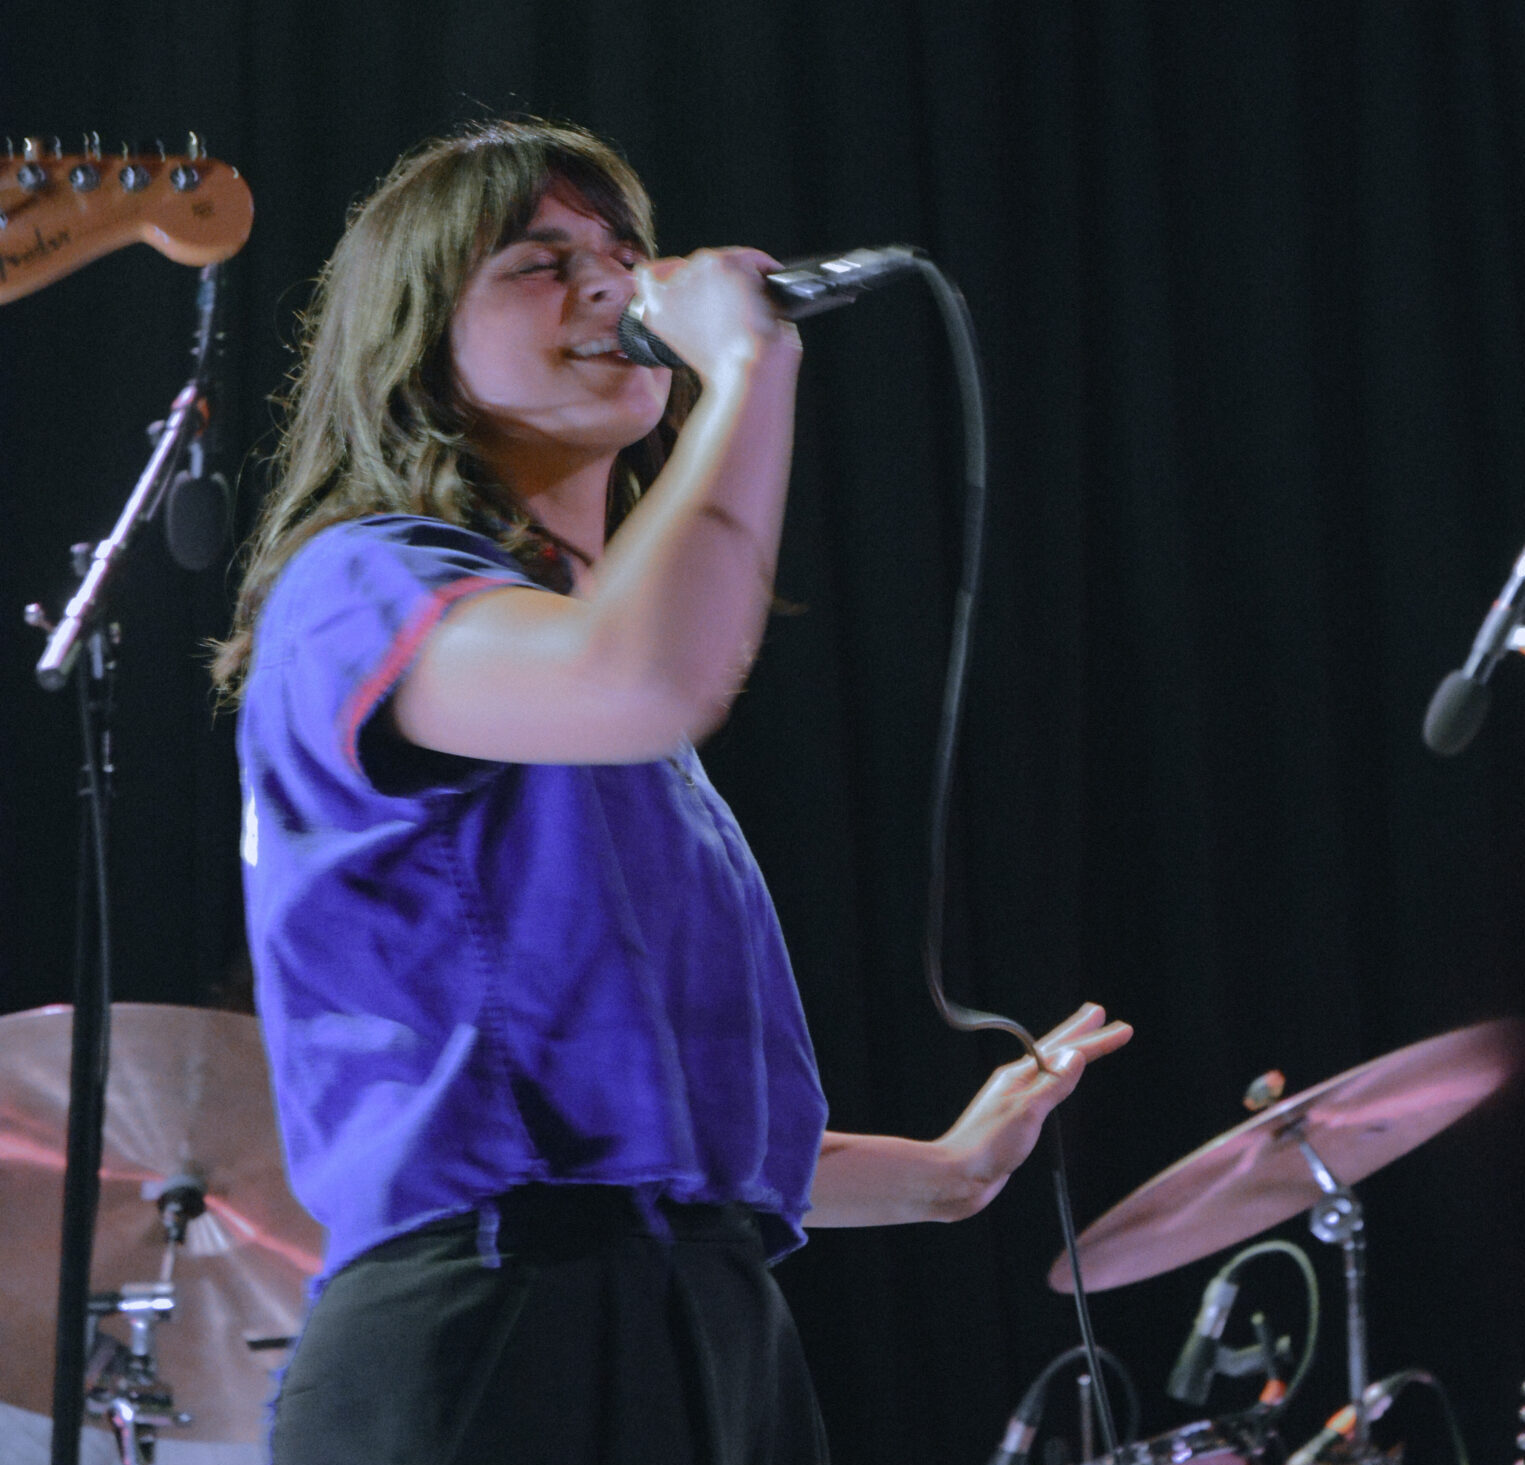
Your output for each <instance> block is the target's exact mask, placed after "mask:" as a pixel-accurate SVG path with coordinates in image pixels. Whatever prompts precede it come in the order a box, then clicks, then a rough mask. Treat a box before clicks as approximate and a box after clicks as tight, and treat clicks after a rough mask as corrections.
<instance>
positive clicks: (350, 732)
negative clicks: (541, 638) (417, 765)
mask: <svg viewBox="0 0 1525 1465" xmlns="http://www.w3.org/2000/svg"><path fill="white" fill-rule="evenodd" d="M519 586H524V588H526V589H528V588H532V587H529V586H525V583H524V582H523V581H522V580H498V579H495V578H494V577H493V576H491V575H469V576H467V577H466V578H464V579H461V580H452V581H451V582H450V583H449V584H448V585H446V586H443V587H442V588H441V589H439V590H436V591H435V592H434V593H433V594H432V595H431V596H430V597H429V599H428V600H427V601H426V602H425V603H424V605H423V606H422V608H421V609H420V610H419V611H418V613H417V614H416V615H415V616H414V617H413V618H412V620H410V621H409V622H408V624H407V625H406V626H404V627H403V628H402V630H401V631H400V632H399V633H398V635H397V639H396V640H394V641H393V642H392V645H391V646H390V648H389V649H388V651H387V654H386V655H385V656H384V657H382V659H381V662H380V664H379V665H378V666H377V668H376V670H375V671H373V672H372V673H371V674H370V676H368V677H367V678H366V679H365V680H364V681H363V682H361V684H360V685H359V686H358V687H356V688H355V690H354V691H353V692H352V693H351V694H350V696H349V698H348V700H347V701H346V702H345V704H344V711H343V713H342V714H341V716H340V737H341V742H340V746H341V747H342V748H343V750H344V758H345V761H346V762H347V763H348V764H349V765H350V767H351V768H353V769H354V770H355V772H356V773H359V774H360V775H361V776H362V777H364V772H365V771H364V769H362V768H361V766H360V729H361V727H363V726H364V724H365V720H366V719H367V718H368V717H369V716H370V715H371V714H372V713H373V712H374V711H375V710H376V707H377V704H378V703H380V701H381V700H382V698H383V697H385V696H386V695H387V693H388V692H390V691H391V689H392V686H393V684H394V683H395V682H396V681H397V679H398V677H400V676H401V675H402V672H403V669H404V668H405V667H406V666H407V665H408V663H409V662H410V661H412V660H413V658H414V657H415V656H416V655H417V654H418V648H419V647H420V646H422V645H423V643H424V640H425V638H426V637H427V636H428V635H429V632H430V631H432V630H433V629H434V628H435V626H437V625H438V624H439V623H440V620H441V618H442V617H443V616H444V614H445V612H446V611H447V610H449V609H450V607H451V606H452V605H454V604H455V603H456V601H458V600H460V599H462V598H463V597H465V596H467V595H475V594H478V593H480V592H482V591H486V590H512V589H514V588H516V587H519Z"/></svg>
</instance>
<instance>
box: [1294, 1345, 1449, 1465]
mask: <svg viewBox="0 0 1525 1465" xmlns="http://www.w3.org/2000/svg"><path fill="white" fill-rule="evenodd" d="M1419 1383H1434V1379H1433V1378H1432V1377H1431V1376H1430V1375H1429V1374H1428V1373H1426V1372H1425V1371H1424V1369H1422V1368H1405V1369H1403V1370H1402V1371H1401V1372H1399V1373H1394V1374H1389V1375H1388V1376H1387V1377H1386V1378H1385V1379H1378V1380H1377V1382H1376V1383H1374V1384H1367V1386H1366V1387H1365V1388H1364V1389H1363V1390H1362V1391H1361V1402H1362V1404H1364V1405H1365V1406H1366V1418H1367V1421H1368V1423H1369V1422H1370V1421H1371V1420H1373V1419H1381V1418H1382V1416H1383V1415H1384V1414H1386V1413H1387V1411H1388V1408H1389V1406H1390V1405H1391V1404H1392V1402H1393V1400H1394V1399H1396V1398H1397V1397H1398V1395H1399V1394H1401V1393H1402V1392H1403V1391H1404V1390H1405V1389H1406V1388H1408V1386H1409V1385H1410V1384H1419ZM1355 1432H1356V1406H1355V1405H1354V1404H1347V1405H1346V1406H1345V1407H1344V1408H1343V1409H1337V1410H1336V1411H1335V1412H1334V1413H1333V1414H1331V1415H1330V1416H1329V1422H1328V1423H1327V1424H1326V1425H1325V1426H1324V1427H1323V1429H1321V1430H1320V1431H1319V1432H1318V1433H1317V1434H1316V1435H1314V1436H1313V1438H1312V1439H1311V1440H1309V1441H1308V1443H1307V1444H1306V1445H1304V1446H1303V1447H1302V1449H1300V1450H1297V1451H1295V1452H1294V1453H1293V1454H1292V1455H1291V1457H1290V1458H1289V1459H1288V1460H1287V1465H1314V1462H1315V1461H1317V1460H1318V1458H1319V1456H1320V1455H1322V1454H1323V1453H1324V1451H1325V1450H1327V1449H1328V1448H1329V1447H1330V1446H1331V1445H1332V1444H1333V1443H1334V1442H1335V1441H1336V1440H1341V1439H1345V1440H1348V1439H1350V1438H1351V1437H1352V1436H1354V1434H1355Z"/></svg>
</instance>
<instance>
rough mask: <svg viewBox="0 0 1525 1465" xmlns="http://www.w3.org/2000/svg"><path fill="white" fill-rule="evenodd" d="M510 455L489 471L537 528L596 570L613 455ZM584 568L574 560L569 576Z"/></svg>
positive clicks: (500, 457)
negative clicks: (553, 536)
mask: <svg viewBox="0 0 1525 1465" xmlns="http://www.w3.org/2000/svg"><path fill="white" fill-rule="evenodd" d="M512 446H513V445H510V447H509V450H508V451H505V452H501V453H498V454H495V455H494V456H493V457H492V459H491V463H492V467H493V469H494V471H495V473H496V474H497V475H498V478H499V481H500V482H501V483H504V484H506V485H508V486H509V490H510V492H511V493H512V494H513V496H514V499H515V501H516V502H517V503H518V505H519V506H520V507H521V508H522V509H523V510H524V511H525V512H526V513H527V514H528V515H529V516H530V517H531V518H532V519H533V520H534V521H535V522H536V523H537V524H539V525H541V526H542V527H543V528H546V529H549V530H550V532H551V533H552V534H554V535H555V536H556V537H557V538H558V539H560V540H561V541H562V542H563V543H565V544H567V545H570V546H571V547H572V548H573V549H575V550H577V551H579V552H580V553H581V554H582V555H585V556H586V557H587V561H588V563H589V564H596V563H597V562H598V560H599V558H600V557H601V556H602V554H603V552H604V524H605V518H606V515H607V512H608V500H609V479H610V475H611V474H612V473H613V471H614V459H615V456H616V455H615V454H613V453H604V454H598V455H596V456H584V455H580V454H571V453H569V454H556V455H549V456H548V455H547V454H545V453H536V454H535V455H533V457H530V455H527V454H524V453H516V452H513V451H512ZM584 568H585V567H584V566H583V565H582V564H580V563H578V562H577V561H576V559H575V557H574V574H576V573H578V572H580V571H581V570H582V569H584Z"/></svg>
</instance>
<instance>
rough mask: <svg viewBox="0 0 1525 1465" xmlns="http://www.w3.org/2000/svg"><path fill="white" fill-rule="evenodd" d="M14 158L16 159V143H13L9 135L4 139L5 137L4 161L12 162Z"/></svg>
mask: <svg viewBox="0 0 1525 1465" xmlns="http://www.w3.org/2000/svg"><path fill="white" fill-rule="evenodd" d="M15 160H16V144H15V142H14V141H12V139H11V138H10V137H9V136H7V137H6V139H5V161H6V162H7V163H12V162H15Z"/></svg>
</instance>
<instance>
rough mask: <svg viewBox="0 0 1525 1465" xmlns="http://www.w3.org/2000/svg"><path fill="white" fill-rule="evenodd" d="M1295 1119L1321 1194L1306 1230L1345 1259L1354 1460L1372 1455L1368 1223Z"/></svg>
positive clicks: (1299, 1143)
mask: <svg viewBox="0 0 1525 1465" xmlns="http://www.w3.org/2000/svg"><path fill="white" fill-rule="evenodd" d="M1303 1130H1304V1124H1303V1121H1301V1120H1299V1121H1298V1122H1297V1123H1296V1124H1293V1125H1291V1126H1290V1127H1289V1128H1288V1130H1287V1131H1286V1133H1287V1134H1289V1135H1290V1136H1291V1137H1292V1138H1293V1139H1295V1140H1296V1141H1297V1146H1298V1148H1299V1149H1300V1150H1301V1151H1302V1152H1303V1158H1304V1159H1305V1160H1306V1161H1307V1162H1308V1169H1309V1171H1310V1172H1311V1173H1312V1175H1313V1180H1314V1183H1315V1184H1316V1185H1317V1186H1318V1188H1319V1189H1320V1190H1321V1191H1322V1192H1323V1199H1321V1200H1320V1201H1318V1202H1317V1203H1316V1204H1315V1205H1314V1207H1313V1209H1312V1211H1311V1212H1310V1214H1309V1217H1308V1229H1309V1230H1310V1231H1312V1232H1313V1234H1314V1235H1315V1236H1316V1237H1317V1238H1318V1239H1319V1240H1320V1241H1324V1242H1329V1243H1330V1244H1333V1243H1335V1242H1338V1243H1339V1246H1340V1249H1341V1251H1342V1252H1343V1253H1344V1257H1345V1351H1346V1367H1347V1371H1348V1378H1349V1385H1348V1386H1349V1389H1350V1402H1351V1407H1352V1409H1353V1411H1354V1414H1355V1433H1354V1434H1353V1435H1352V1436H1351V1448H1352V1451H1353V1452H1354V1455H1355V1457H1356V1458H1357V1459H1365V1458H1367V1457H1368V1456H1369V1455H1370V1454H1371V1453H1372V1449H1371V1420H1370V1418H1369V1415H1368V1410H1367V1405H1366V1384H1367V1379H1368V1364H1367V1344H1366V1221H1365V1217H1364V1216H1363V1214H1362V1211H1361V1202H1360V1201H1359V1200H1357V1199H1356V1195H1355V1192H1354V1191H1353V1190H1351V1188H1350V1187H1349V1186H1348V1185H1341V1184H1340V1182H1339V1181H1338V1180H1336V1179H1335V1178H1334V1176H1333V1175H1332V1174H1331V1173H1330V1170H1329V1167H1328V1166H1327V1165H1326V1164H1325V1163H1324V1162H1323V1160H1321V1159H1320V1158H1319V1155H1318V1152H1317V1151H1316V1150H1315V1149H1314V1148H1313V1146H1312V1145H1311V1144H1309V1142H1308V1140H1307V1137H1306V1135H1305V1134H1304V1133H1303Z"/></svg>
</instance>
